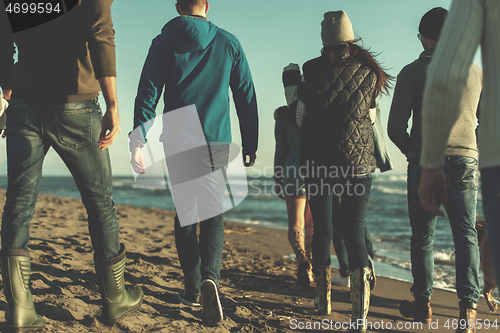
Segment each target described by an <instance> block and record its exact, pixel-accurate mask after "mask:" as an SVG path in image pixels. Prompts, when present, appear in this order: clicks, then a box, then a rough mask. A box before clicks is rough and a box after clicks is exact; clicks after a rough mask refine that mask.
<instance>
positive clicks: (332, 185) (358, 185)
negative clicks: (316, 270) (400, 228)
mask: <svg viewBox="0 0 500 333" xmlns="http://www.w3.org/2000/svg"><path fill="white" fill-rule="evenodd" d="M371 186H372V178H371V176H369V175H367V176H365V177H362V178H357V177H347V178H306V193H307V197H308V200H309V205H310V206H311V213H312V217H313V224H314V233H313V266H314V267H318V266H330V263H331V260H330V246H331V245H330V244H331V242H332V235H333V226H332V221H333V220H332V199H333V197H334V196H335V197H337V198H336V200H335V202H339V207H338V208H337V209H335V214H336V215H337V214H338V216H337V217H335V218H337V219H338V218H341V219H342V222H343V224H344V237H345V245H346V248H347V253H348V258H349V269H350V270H351V271H355V270H356V269H358V268H361V267H368V254H367V249H366V243H365V230H366V228H365V219H366V212H367V209H368V201H369V199H370V191H371Z"/></svg>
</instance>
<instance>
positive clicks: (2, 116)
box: [0, 97, 9, 130]
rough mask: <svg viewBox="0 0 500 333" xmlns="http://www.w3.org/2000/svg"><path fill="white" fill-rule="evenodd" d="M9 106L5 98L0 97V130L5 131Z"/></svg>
mask: <svg viewBox="0 0 500 333" xmlns="http://www.w3.org/2000/svg"><path fill="white" fill-rule="evenodd" d="M8 106H9V102H7V101H6V100H5V98H3V97H0V130H3V129H5V125H6V123H7V113H6V112H5V110H7V107H8Z"/></svg>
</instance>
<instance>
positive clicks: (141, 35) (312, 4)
mask: <svg viewBox="0 0 500 333" xmlns="http://www.w3.org/2000/svg"><path fill="white" fill-rule="evenodd" d="M175 2H176V1H175V0H142V1H132V0H119V1H118V0H117V1H115V2H114V4H113V6H112V14H113V21H114V28H115V31H116V35H115V37H116V51H117V72H118V77H117V83H118V99H119V105H120V114H121V127H122V133H121V134H120V137H119V138H118V140H117V141H116V142H115V144H114V145H113V146H112V147H111V148H110V154H111V159H112V165H113V172H114V174H115V175H132V171H131V168H130V164H129V154H128V143H127V133H128V132H129V131H130V130H132V118H133V105H134V99H135V95H136V91H137V83H138V80H139V76H140V73H141V69H142V66H143V63H144V60H145V57H146V54H147V52H148V49H149V46H150V44H151V40H152V39H153V38H154V37H155V36H156V35H158V34H159V32H160V30H161V28H162V27H163V26H164V25H165V24H166V23H167V22H168V21H170V20H171V19H173V18H175V17H176V16H177V15H178V14H177V12H176V11H175V6H174V4H175ZM450 4H451V0H420V1H408V0H377V1H373V0H351V1H340V0H314V1H311V0H252V1H243V0H214V1H213V2H210V10H209V12H208V15H207V18H208V19H209V20H211V21H212V22H213V23H215V24H216V25H218V26H219V27H221V28H223V29H225V30H228V31H229V32H231V33H233V34H234V35H235V36H236V37H237V38H238V39H239V40H240V42H241V44H242V45H243V49H244V51H245V53H246V56H247V59H248V62H249V64H250V68H251V71H252V75H253V79H254V84H255V87H256V91H257V101H258V105H259V123H260V135H259V150H258V151H257V162H259V164H258V167H257V168H259V169H260V170H263V169H264V168H266V167H267V169H266V170H270V167H272V165H273V156H274V119H273V116H272V115H273V111H274V109H275V108H277V107H279V106H281V105H284V104H285V98H284V93H283V86H282V82H281V73H282V69H283V67H284V66H286V65H288V64H289V63H290V62H294V63H298V64H300V65H302V64H303V63H304V62H306V61H307V60H309V59H311V58H314V57H317V56H318V55H319V54H320V51H321V47H322V45H321V38H320V29H321V26H320V23H321V21H322V19H323V14H324V13H325V12H327V11H332V10H344V11H345V12H346V13H347V14H348V16H349V18H350V20H351V22H352V25H353V29H354V33H355V35H357V36H358V37H361V38H362V39H363V45H364V46H365V47H368V48H371V50H372V51H374V52H377V53H381V54H380V55H379V57H378V58H377V59H378V60H379V61H380V62H381V64H382V65H383V67H385V68H386V69H387V70H388V72H389V74H391V75H393V76H396V75H397V74H398V73H399V71H400V70H401V68H403V67H404V66H405V65H406V64H408V63H410V62H412V61H413V60H415V59H416V58H417V57H418V55H419V54H420V53H421V52H422V51H423V49H422V46H421V44H420V42H419V41H418V39H417V37H416V35H417V32H418V24H419V22H420V19H421V17H422V15H424V14H425V12H427V11H428V10H430V9H431V8H433V7H437V6H441V7H444V8H447V9H448V8H449V6H450ZM477 59H479V57H478V56H476V63H478V64H480V62H478V61H477ZM391 99H392V97H391V96H388V97H387V96H383V97H382V98H380V99H379V102H380V106H381V109H382V118H383V121H384V128H386V124H387V118H388V114H389V108H390V104H391ZM161 111H162V104H161V105H159V107H158V110H157V112H158V113H159V112H161ZM231 117H232V131H233V142H234V143H237V144H240V143H241V141H240V135H239V129H238V125H237V117H236V114H235V111H234V107H233V104H231ZM386 140H387V141H388V142H389V145H390V147H389V149H390V155H391V159H392V160H393V162H394V165H395V171H392V172H393V173H405V172H406V159H405V158H404V156H403V155H402V154H401V153H400V151H399V150H398V149H397V148H396V147H395V146H394V145H393V144H392V143H391V142H390V140H388V138H386ZM5 161H6V157H5V144H4V143H2V144H1V145H0V174H6V163H5ZM65 169H66V168H65V166H64V164H63V163H62V162H61V161H60V159H59V157H58V156H57V155H56V154H55V153H54V152H53V151H52V152H51V153H49V154H48V156H47V158H46V161H45V163H44V175H69V173H68V172H67V171H66V170H65ZM268 174H270V173H269V172H268Z"/></svg>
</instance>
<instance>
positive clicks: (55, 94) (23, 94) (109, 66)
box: [0, 0, 116, 104]
mask: <svg viewBox="0 0 500 333" xmlns="http://www.w3.org/2000/svg"><path fill="white" fill-rule="evenodd" d="M112 2H113V0H85V1H82V2H81V3H80V4H79V5H78V6H77V7H75V8H74V9H73V10H71V11H70V12H68V13H67V14H65V15H63V16H62V17H60V18H58V19H56V20H53V21H51V22H48V23H45V24H43V25H41V26H38V27H35V28H32V29H28V30H25V31H22V32H18V33H16V34H13V33H12V32H11V29H10V27H9V25H8V19H7V16H6V13H5V12H4V11H3V10H2V12H1V13H0V86H1V87H2V88H3V89H5V88H11V89H12V98H21V99H25V100H28V101H31V102H36V103H47V104H60V103H71V102H78V101H84V100H88V99H91V98H95V97H97V96H98V95H99V91H100V90H101V87H100V85H99V81H98V80H97V79H99V78H102V77H109V76H116V62H115V44H114V30H113V23H112V20H111V3H112ZM2 7H3V5H2ZM0 8H1V7H0ZM1 9H3V8H1ZM13 43H15V44H16V46H17V49H18V62H17V63H16V64H15V65H14V60H13V56H14V52H15V49H14V48H13Z"/></svg>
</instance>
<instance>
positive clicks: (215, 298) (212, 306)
mask: <svg viewBox="0 0 500 333" xmlns="http://www.w3.org/2000/svg"><path fill="white" fill-rule="evenodd" d="M201 304H202V308H201V322H202V324H203V325H207V326H213V325H214V324H216V323H218V322H219V321H222V319H224V315H223V314H222V306H221V305H220V300H219V293H218V291H217V285H216V284H215V282H214V281H212V280H210V279H206V280H203V282H202V283H201Z"/></svg>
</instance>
